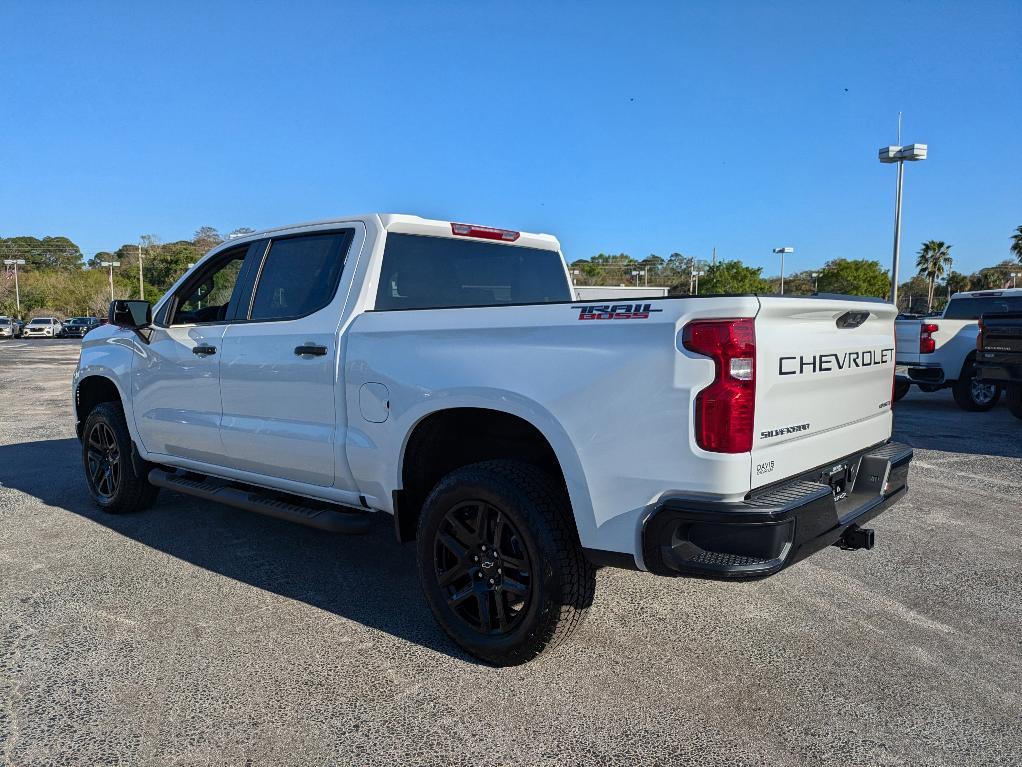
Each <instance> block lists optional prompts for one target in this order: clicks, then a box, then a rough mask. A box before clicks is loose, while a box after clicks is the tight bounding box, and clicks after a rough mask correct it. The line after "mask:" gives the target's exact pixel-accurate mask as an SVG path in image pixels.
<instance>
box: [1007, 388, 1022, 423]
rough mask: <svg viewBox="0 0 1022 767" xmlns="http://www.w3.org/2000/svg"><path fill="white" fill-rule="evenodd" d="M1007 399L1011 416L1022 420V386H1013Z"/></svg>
mask: <svg viewBox="0 0 1022 767" xmlns="http://www.w3.org/2000/svg"><path fill="white" fill-rule="evenodd" d="M1005 399H1006V400H1007V402H1008V410H1010V411H1011V414H1012V415H1013V416H1015V417H1016V418H1018V419H1019V420H1022V386H1012V387H1011V388H1010V389H1008V396H1007V397H1006V398H1005Z"/></svg>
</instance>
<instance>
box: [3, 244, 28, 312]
mask: <svg viewBox="0 0 1022 767" xmlns="http://www.w3.org/2000/svg"><path fill="white" fill-rule="evenodd" d="M4 264H5V265H6V266H13V267H14V304H15V306H16V307H17V308H18V319H21V288H20V287H19V286H18V267H19V266H24V265H25V259H23V258H5V259H4Z"/></svg>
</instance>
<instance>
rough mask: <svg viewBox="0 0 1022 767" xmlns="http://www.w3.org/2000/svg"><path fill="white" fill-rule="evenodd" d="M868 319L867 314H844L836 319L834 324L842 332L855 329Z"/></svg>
mask: <svg viewBox="0 0 1022 767" xmlns="http://www.w3.org/2000/svg"><path fill="white" fill-rule="evenodd" d="M868 319H869V312H845V313H844V314H842V315H841V316H840V317H838V318H837V320H836V321H835V323H834V324H836V325H837V326H838V327H839V328H841V329H842V330H847V329H848V328H857V327H859V325H861V324H862V323H864V322H865V321H866V320H868Z"/></svg>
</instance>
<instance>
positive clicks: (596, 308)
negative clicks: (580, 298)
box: [571, 304, 663, 320]
mask: <svg viewBox="0 0 1022 767" xmlns="http://www.w3.org/2000/svg"><path fill="white" fill-rule="evenodd" d="M652 305H653V304H597V305H592V306H573V307H571V308H572V309H578V318H579V319H580V320H648V319H649V315H650V314H652V313H653V312H662V311H663V309H650V307H651V306H652Z"/></svg>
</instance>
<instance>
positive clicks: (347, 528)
mask: <svg viewBox="0 0 1022 767" xmlns="http://www.w3.org/2000/svg"><path fill="white" fill-rule="evenodd" d="M192 476H195V475H192ZM149 481H150V482H151V483H152V484H154V485H156V486H157V487H165V488H167V489H168V490H176V491H177V492H179V493H184V494H185V495H193V496H195V497H196V498H202V499H204V500H207V501H214V502H216V503H223V504H227V505H228V506H235V507H237V508H239V509H244V510H245V511H254V512H256V513H257V514H264V515H266V516H267V517H276V518H277V519H283V520H286V521H288V522H295V523H297V524H299V525H305V526H306V527H315V528H316V529H318V530H326V531H327V532H330V533H349V534H356V533H365V532H367V531H368V530H369V525H370V519H369V514H368V513H366V512H364V511H358V510H356V509H352V510H351V511H344V510H342V508H341V507H338V506H335V507H333V508H325V507H316V506H304V505H301V504H299V503H292V502H289V501H282V500H278V499H276V498H272V497H269V496H267V495H264V494H262V493H260V492H258V491H256V490H255V489H252V490H246V489H242V488H240V487H237V486H235V485H232V484H230V483H229V482H226V481H225V480H218V479H212V478H207V479H192V478H191V477H189V476H186V475H183V474H178V473H176V472H168V471H164V470H163V469H153V470H152V471H150V472H149ZM290 497H294V498H295V500H300V499H298V498H297V497H295V496H290Z"/></svg>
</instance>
